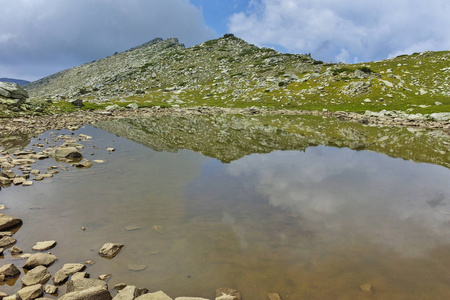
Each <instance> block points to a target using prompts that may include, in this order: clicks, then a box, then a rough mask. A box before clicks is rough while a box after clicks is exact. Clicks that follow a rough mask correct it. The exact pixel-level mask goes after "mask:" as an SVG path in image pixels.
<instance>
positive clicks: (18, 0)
mask: <svg viewBox="0 0 450 300" xmlns="http://www.w3.org/2000/svg"><path fill="white" fill-rule="evenodd" d="M0 7H1V8H2V17H1V18H0V53H1V62H0V77H11V76H7V75H9V74H18V75H19V74H23V76H25V77H33V79H37V77H41V76H43V75H48V74H51V73H54V72H57V71H60V70H62V69H64V68H69V67H73V66H76V65H79V64H82V63H85V62H89V61H91V60H94V59H98V58H102V57H104V56H107V55H110V54H113V53H114V52H116V51H123V50H126V49H129V48H131V47H134V46H137V45H140V44H142V43H144V42H147V41H149V40H151V39H153V38H156V37H162V38H169V37H177V38H179V39H180V42H181V43H185V44H186V45H188V46H190V45H194V44H197V43H200V42H203V41H205V40H207V39H211V38H214V37H215V36H216V33H215V32H214V31H213V30H212V29H211V28H208V27H207V26H206V25H205V24H204V20H203V15H202V12H201V11H200V10H199V9H198V8H197V7H195V6H194V5H192V4H190V2H189V1H188V0H152V1H147V0H130V1H122V0H96V1H91V0H45V1H44V0H15V1H10V0H0ZM7 72H8V74H5V73H7ZM22 78H23V77H22Z"/></svg>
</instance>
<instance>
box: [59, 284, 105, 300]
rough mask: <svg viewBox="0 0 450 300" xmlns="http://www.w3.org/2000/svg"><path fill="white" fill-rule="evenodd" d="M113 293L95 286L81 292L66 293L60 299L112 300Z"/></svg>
mask: <svg viewBox="0 0 450 300" xmlns="http://www.w3.org/2000/svg"><path fill="white" fill-rule="evenodd" d="M111 299H112V297H111V294H110V293H109V292H108V290H105V289H102V288H101V287H98V286H94V287H91V288H88V289H86V290H82V291H79V292H71V293H68V294H65V295H64V296H62V297H61V298H59V300H111Z"/></svg>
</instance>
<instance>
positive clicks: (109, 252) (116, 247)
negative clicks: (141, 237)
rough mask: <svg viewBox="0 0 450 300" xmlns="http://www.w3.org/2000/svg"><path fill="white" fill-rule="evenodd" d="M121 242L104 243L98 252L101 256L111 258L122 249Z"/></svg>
mask: <svg viewBox="0 0 450 300" xmlns="http://www.w3.org/2000/svg"><path fill="white" fill-rule="evenodd" d="M122 247H123V245H122V244H117V243H106V244H104V245H103V247H102V248H101V249H100V250H99V251H98V254H99V255H100V256H102V257H106V258H113V257H114V256H116V255H117V254H118V253H119V251H120V250H121V249H122Z"/></svg>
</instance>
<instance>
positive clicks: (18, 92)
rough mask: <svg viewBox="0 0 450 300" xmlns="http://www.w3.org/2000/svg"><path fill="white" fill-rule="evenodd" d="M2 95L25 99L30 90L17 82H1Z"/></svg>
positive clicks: (0, 90) (0, 93)
mask: <svg viewBox="0 0 450 300" xmlns="http://www.w3.org/2000/svg"><path fill="white" fill-rule="evenodd" d="M0 96H1V97H4V98H9V99H18V100H25V99H27V98H28V92H27V91H26V90H24V89H23V88H22V87H20V86H19V85H18V84H17V83H11V82H0Z"/></svg>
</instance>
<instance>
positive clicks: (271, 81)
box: [25, 34, 450, 114]
mask: <svg viewBox="0 0 450 300" xmlns="http://www.w3.org/2000/svg"><path fill="white" fill-rule="evenodd" d="M449 61H450V52H449V51H440V52H423V53H414V54H412V55H403V56H398V57H396V58H392V59H387V60H383V61H378V62H368V63H358V64H342V63H339V64H334V63H328V64H327V63H323V62H321V61H317V60H314V59H313V58H312V57H311V56H310V55H307V54H288V53H286V54H283V53H280V52H277V51H275V50H273V49H269V48H264V47H263V48H259V47H257V46H255V45H251V44H249V43H247V42H246V41H244V40H242V39H240V38H237V37H235V36H234V35H232V34H227V35H225V36H224V37H222V38H219V39H216V40H211V41H207V42H204V43H202V44H199V45H196V46H193V47H190V48H185V46H184V45H183V44H180V43H179V41H178V39H176V38H171V39H167V40H163V39H160V38H156V39H153V40H151V41H150V42H147V43H144V44H143V45H140V46H137V47H134V48H131V49H129V50H127V51H124V52H121V53H116V54H114V55H111V56H109V57H105V58H102V59H100V60H97V61H93V62H90V63H86V64H83V65H81V66H78V67H75V68H72V69H67V70H64V71H61V72H59V73H56V74H53V75H51V76H48V77H45V78H43V79H40V80H38V81H35V82H32V83H30V84H28V85H26V86H25V88H26V89H27V90H28V91H29V93H30V95H31V96H32V97H34V98H36V99H41V100H52V101H53V102H56V103H59V102H62V103H63V102H65V101H64V100H71V99H81V100H83V101H85V103H87V104H89V103H91V105H90V106H89V105H88V107H90V108H105V107H106V106H108V105H112V104H117V105H118V106H119V107H125V106H126V105H128V104H130V103H136V104H137V105H138V106H140V107H151V106H174V107H178V106H181V107H185V106H219V107H238V108H241V107H252V106H257V107H262V108H268V109H280V108H281V109H285V108H287V109H306V110H330V111H355V112H365V111H366V110H369V111H382V110H402V111H407V112H409V113H415V114H417V113H420V114H429V113H433V112H448V111H450V86H449V85H448V82H450V76H449V75H450V68H449V67H448V65H449ZM61 106H63V104H61Z"/></svg>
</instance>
